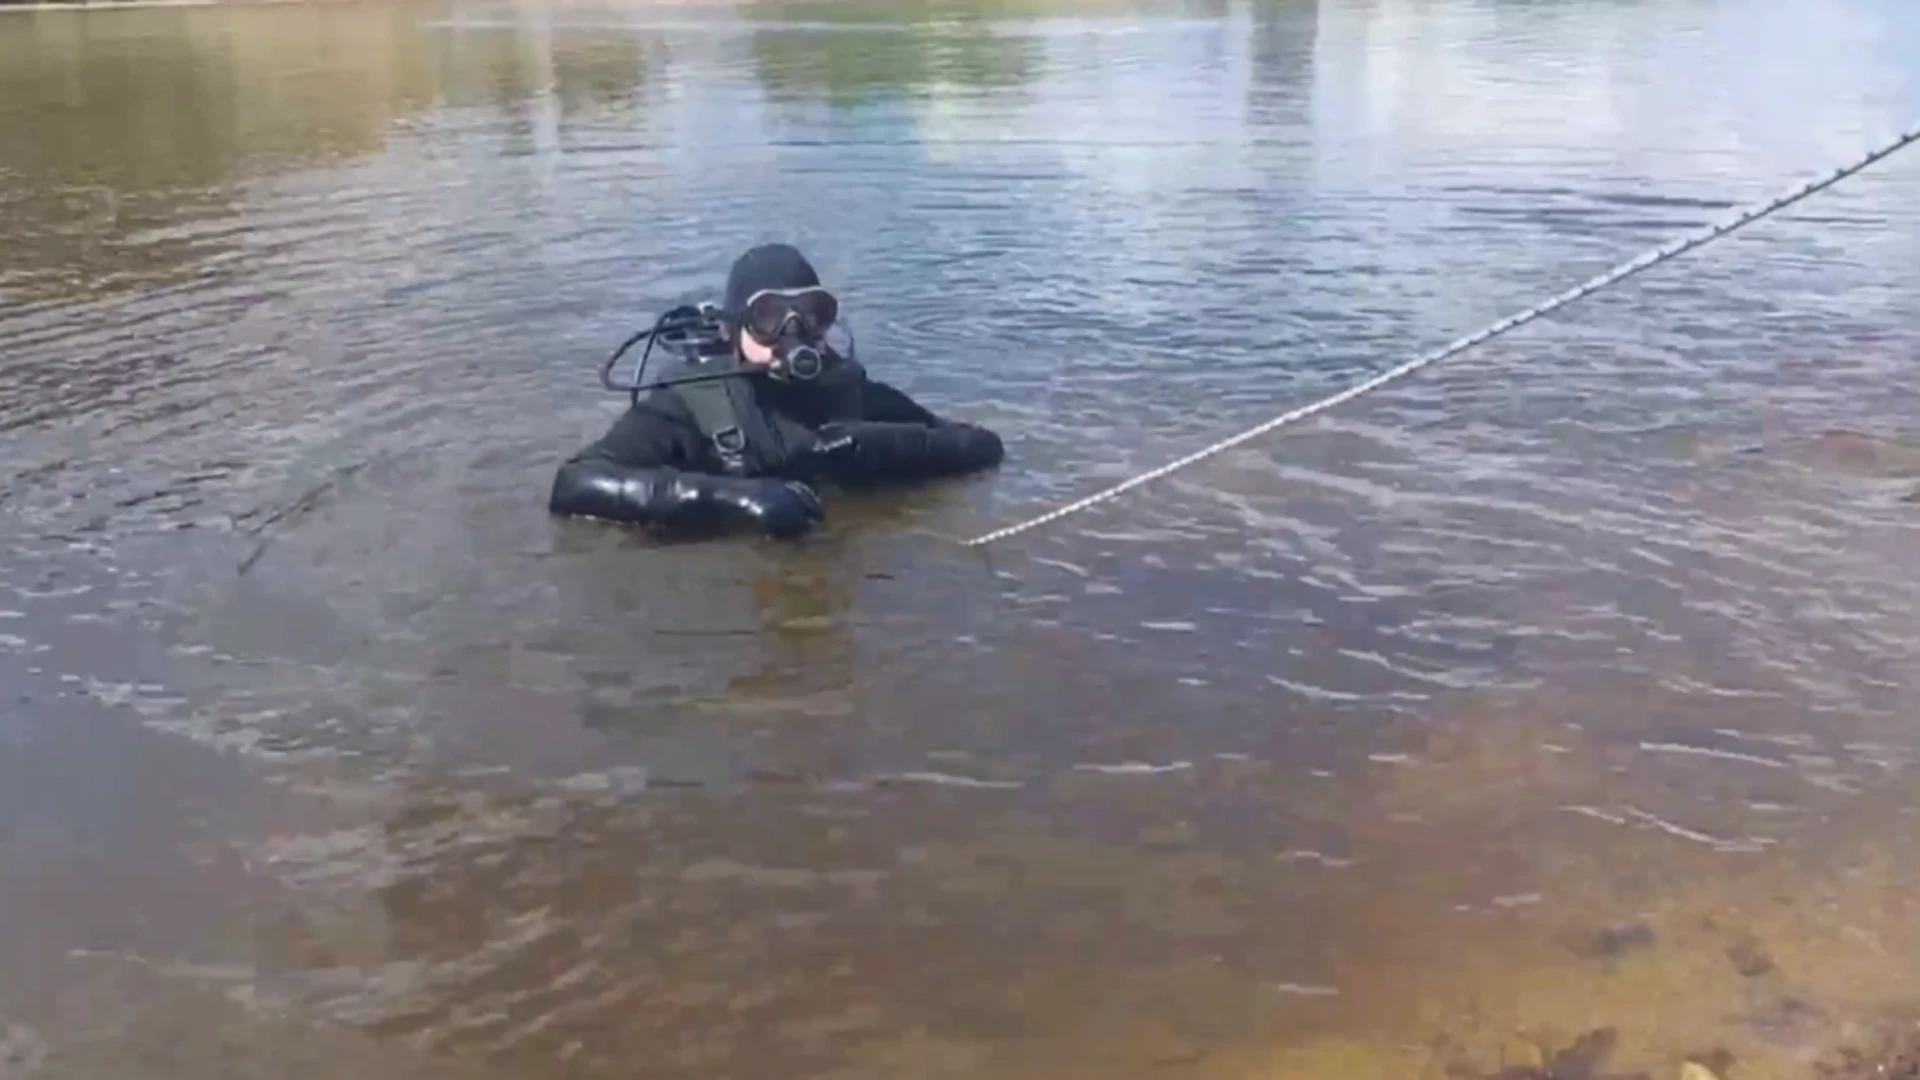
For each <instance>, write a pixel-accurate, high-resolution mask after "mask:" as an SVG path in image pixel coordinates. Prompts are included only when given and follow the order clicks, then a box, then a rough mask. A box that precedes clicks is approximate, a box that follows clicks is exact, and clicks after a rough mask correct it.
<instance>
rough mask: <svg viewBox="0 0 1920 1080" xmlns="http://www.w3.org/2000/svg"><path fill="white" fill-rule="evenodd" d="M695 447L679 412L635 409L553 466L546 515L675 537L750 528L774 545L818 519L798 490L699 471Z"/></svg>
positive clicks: (688, 421) (813, 504)
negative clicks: (611, 523) (601, 521)
mask: <svg viewBox="0 0 1920 1080" xmlns="http://www.w3.org/2000/svg"><path fill="white" fill-rule="evenodd" d="M699 439H700V432H699V429H698V428H697V427H695V426H694V424H693V422H692V418H691V417H689V416H686V415H685V414H684V412H682V411H679V410H674V409H670V408H666V407H663V406H662V405H659V404H654V403H650V402H648V401H642V402H640V403H639V404H636V405H635V406H634V407H633V408H631V409H629V410H627V412H626V413H625V414H624V415H622V416H621V417H620V419H619V420H617V421H615V423H614V425H613V427H612V428H610V429H609V430H608V431H607V433H606V434H605V435H602V436H601V437H600V438H599V439H597V440H595V441H594V442H593V443H591V444H589V445H588V446H587V447H586V448H584V449H582V450H581V451H580V452H579V453H577V454H575V455H574V456H573V457H571V458H569V459H567V461H566V462H565V463H564V464H562V465H561V466H560V469H559V471H558V472H557V473H556V474H555V475H554V478H553V489H552V492H551V493H550V495H549V496H548V500H547V508H548V510H550V511H551V512H552V513H555V514H559V515H563V516H568V517H591V518H601V519H604V520H607V521H619V522H624V523H627V524H631V525H646V526H653V527H657V528H660V529H664V530H670V531H674V532H682V531H690V532H717V531H724V530H726V529H728V528H731V527H738V526H753V527H757V528H759V529H760V530H761V531H763V532H765V533H766V534H767V535H769V536H776V537H792V536H798V535H799V534H801V533H803V532H805V531H807V529H808V528H810V527H811V526H812V525H813V523H814V522H816V521H818V520H819V519H820V517H821V506H820V501H819V498H818V497H817V496H815V494H814V493H813V491H812V489H810V488H808V487H806V486H805V485H803V484H798V483H783V482H781V481H779V480H776V479H772V478H748V477H734V476H716V475H712V474H710V473H706V472H702V471H699V470H698V469H697V468H696V467H695V465H696V463H697V460H698V458H697V448H698V446H699Z"/></svg>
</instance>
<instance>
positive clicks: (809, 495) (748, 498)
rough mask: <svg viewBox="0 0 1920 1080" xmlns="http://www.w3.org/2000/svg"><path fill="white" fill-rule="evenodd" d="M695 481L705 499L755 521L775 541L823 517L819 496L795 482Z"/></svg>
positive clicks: (717, 478) (723, 478)
mask: <svg viewBox="0 0 1920 1080" xmlns="http://www.w3.org/2000/svg"><path fill="white" fill-rule="evenodd" d="M698 479H699V480H700V481H704V486H705V487H706V488H707V489H708V490H707V495H708V497H710V498H713V499H716V500H718V501H720V502H723V503H731V504H732V505H733V506H734V507H735V508H737V509H738V510H739V511H740V512H741V513H742V514H745V515H746V516H747V517H748V518H751V519H752V520H753V521H754V522H756V523H757V524H758V525H759V526H760V529H761V531H762V532H764V533H766V534H767V535H768V536H771V537H774V538H775V539H779V540H791V539H793V538H794V537H797V536H799V535H801V534H802V533H804V532H806V531H807V530H808V529H811V528H813V526H814V524H815V523H816V522H818V521H819V520H820V519H821V518H823V517H825V516H826V511H825V509H824V508H823V507H822V506H821V505H820V496H819V495H817V494H815V493H814V490H813V489H812V488H810V487H808V486H807V485H805V484H803V483H801V482H800V481H798V480H776V479H773V478H772V477H755V478H752V479H741V478H738V477H731V476H703V477H699V478H698Z"/></svg>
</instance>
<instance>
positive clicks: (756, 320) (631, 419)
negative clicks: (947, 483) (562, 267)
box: [548, 244, 1004, 539]
mask: <svg viewBox="0 0 1920 1080" xmlns="http://www.w3.org/2000/svg"><path fill="white" fill-rule="evenodd" d="M836 327H840V328H841V329H842V330H844V327H843V326H841V321H840V318H839V302H838V300H837V298H836V297H835V296H834V295H833V294H832V293H831V292H829V291H828V290H827V289H825V288H823V287H821V285H820V278H819V275H818V274H817V273H815V271H814V268H813V266H812V265H811V264H810V263H808V262H807V260H806V257H805V256H803V255H802V254H801V253H800V252H799V251H798V250H796V249H795V248H793V247H791V246H790V245H787V244H763V245H760V246H758V247H755V248H753V249H751V250H749V251H748V252H746V254H744V255H742V256H740V258H739V259H737V260H735V261H734V264H733V267H732V269H731V270H730V271H729V272H728V275H727V287H726V293H725V296H724V302H723V304H722V306H720V307H719V308H717V309H715V308H714V307H712V306H711V305H702V306H698V307H692V306H689V307H685V308H679V309H675V310H674V311H672V312H668V313H667V314H666V315H663V316H661V321H660V322H658V323H656V324H655V325H654V327H653V329H651V330H649V331H643V332H641V333H640V334H636V335H634V337H633V338H632V339H629V341H628V342H627V345H625V346H622V347H621V350H620V351H619V352H616V353H615V354H614V355H613V356H612V357H610V358H608V360H607V363H606V365H605V367H603V369H602V371H601V381H602V383H603V384H605V385H607V386H608V387H609V388H612V389H621V390H627V391H629V392H630V393H631V394H632V398H633V404H632V406H631V407H630V408H629V409H628V410H627V411H626V412H625V413H623V414H622V415H621V417H620V418H619V419H618V420H617V421H615V422H614V425H613V427H612V428H610V429H609V430H608V431H607V433H606V434H605V435H602V436H601V437H600V438H599V439H598V440H596V441H594V442H593V443H591V444H590V445H588V446H587V447H585V448H584V449H582V450H581V451H580V452H579V453H577V454H575V455H574V456H573V457H571V458H569V459H567V461H566V462H565V463H564V464H562V465H561V466H560V469H559V471H558V473H557V474H556V475H555V476H554V481H553V490H552V494H551V496H550V497H549V499H548V509H549V510H550V511H552V512H553V513H555V514H560V515H566V516H578V517H592V518H600V519H604V520H610V521H617V522H624V523H628V524H634V525H643V526H650V527H654V528H657V529H659V530H662V531H668V532H672V533H688V532H694V533H713V532H718V531H724V530H727V529H730V528H757V529H759V530H760V531H761V532H763V533H764V534H765V535H767V536H771V537H775V538H780V539H791V538H794V537H797V536H800V535H801V534H803V533H805V532H807V531H808V530H809V529H811V528H812V527H813V526H814V525H815V524H816V523H818V522H819V521H820V520H821V519H822V518H823V517H824V516H825V509H824V506H823V504H822V502H821V498H820V496H819V494H818V491H817V489H818V488H819V487H821V486H822V485H823V484H826V483H832V484H837V485H839V486H842V487H848V488H859V487H873V486H877V485H880V484H884V483H890V482H903V481H918V480H930V479H935V478H941V477H951V476H958V475H962V474H965V473H971V472H976V471H979V470H983V469H988V468H992V467H993V466H996V465H998V464H999V463H1000V461H1001V458H1002V456H1003V455H1004V450H1003V448H1002V446H1001V442H1000V438H999V436H998V435H995V434H994V433H993V432H992V431H989V430H987V429H986V428H984V427H980V426H978V425H974V424H968V423H963V422H960V421H955V420H949V419H946V418H943V417H940V416H938V415H935V414H934V413H932V412H930V411H929V410H927V409H926V408H924V407H922V406H921V405H920V404H919V403H917V402H915V401H914V400H913V399H912V398H910V397H908V396H907V395H906V394H905V393H903V392H901V391H900V390H897V389H895V388H893V387H891V386H888V385H887V384H886V383H883V382H880V381H878V380H876V379H872V378H869V377H868V376H867V373H866V371H865V369H864V368H862V367H861V366H860V364H859V362H858V361H857V360H856V359H855V357H854V355H853V353H854V350H853V348H852V345H851V339H850V337H849V339H848V343H847V344H846V345H844V346H836V345H835V344H834V343H832V342H830V341H829V340H828V339H829V336H830V335H829V331H831V330H834V329H836ZM668 338H673V339H674V340H675V341H677V342H678V344H679V346H680V349H681V356H680V357H679V359H678V361H677V363H678V367H677V370H675V371H671V372H668V373H667V374H666V375H664V376H662V377H660V378H657V379H655V380H653V381H651V382H649V381H647V380H646V379H645V378H644V372H645V367H646V357H647V354H643V355H642V359H641V363H640V367H641V372H642V376H641V377H640V378H636V379H635V381H634V383H633V385H630V386H619V385H616V384H615V383H613V382H611V381H610V379H609V374H608V373H609V372H610V371H611V370H612V367H613V364H614V363H615V362H616V361H617V360H618V359H619V357H620V355H621V353H623V352H625V351H626V348H627V347H628V346H631V345H633V344H635V343H637V342H638V341H640V340H642V339H650V340H649V341H648V348H649V349H651V348H652V347H653V345H654V344H655V343H662V344H666V339H668Z"/></svg>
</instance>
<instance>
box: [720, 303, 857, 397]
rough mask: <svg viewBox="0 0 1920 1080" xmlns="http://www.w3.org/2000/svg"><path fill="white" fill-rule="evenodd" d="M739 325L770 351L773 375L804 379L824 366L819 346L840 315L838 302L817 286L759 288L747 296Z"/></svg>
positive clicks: (815, 375) (814, 374)
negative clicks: (759, 289) (771, 353)
mask: <svg viewBox="0 0 1920 1080" xmlns="http://www.w3.org/2000/svg"><path fill="white" fill-rule="evenodd" d="M739 318H740V328H741V329H742V330H743V331H744V332H745V333H746V334H747V336H749V337H751V338H753V340H754V341H756V342H758V343H760V344H761V345H764V346H766V347H768V348H770V349H772V350H773V368H774V373H775V374H776V375H780V376H782V377H785V378H792V379H800V380H807V379H813V378H816V377H818V376H819V374H820V372H821V370H822V369H823V368H824V367H825V366H826V365H825V358H824V357H823V356H822V355H821V351H820V346H821V345H822V344H823V343H824V342H825V340H826V336H827V331H828V330H829V329H830V328H832V327H833V326H834V324H835V323H836V322H837V321H838V320H839V318H840V302H839V301H838V300H836V299H835V298H834V295H833V294H832V293H830V292H828V291H827V290H825V289H823V288H820V287H819V286H812V287H809V288H803V289H762V290H761V291H759V292H757V293H754V294H753V295H752V296H750V297H748V298H747V303H746V308H745V310H744V311H741V312H740V313H739Z"/></svg>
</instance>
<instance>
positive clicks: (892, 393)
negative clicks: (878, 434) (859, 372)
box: [860, 379, 940, 426]
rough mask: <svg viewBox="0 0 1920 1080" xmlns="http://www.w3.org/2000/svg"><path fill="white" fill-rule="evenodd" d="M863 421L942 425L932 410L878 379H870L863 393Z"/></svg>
mask: <svg viewBox="0 0 1920 1080" xmlns="http://www.w3.org/2000/svg"><path fill="white" fill-rule="evenodd" d="M861 405H862V408H861V410H860V412H861V417H860V418H861V419H862V420H874V421H878V422H880V423H883V424H926V425H928V426H933V425H935V424H938V423H940V417H939V416H938V415H936V414H935V413H934V412H933V411H932V410H930V409H928V408H926V407H925V406H923V405H921V404H920V403H919V402H917V401H915V400H913V399H912V398H910V397H908V396H907V394H906V392H905V391H902V390H898V389H895V388H894V387H892V386H888V385H887V384H886V383H883V382H881V381H880V380H878V379H868V380H867V385H866V388H865V389H864V390H863V391H862V393H861Z"/></svg>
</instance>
